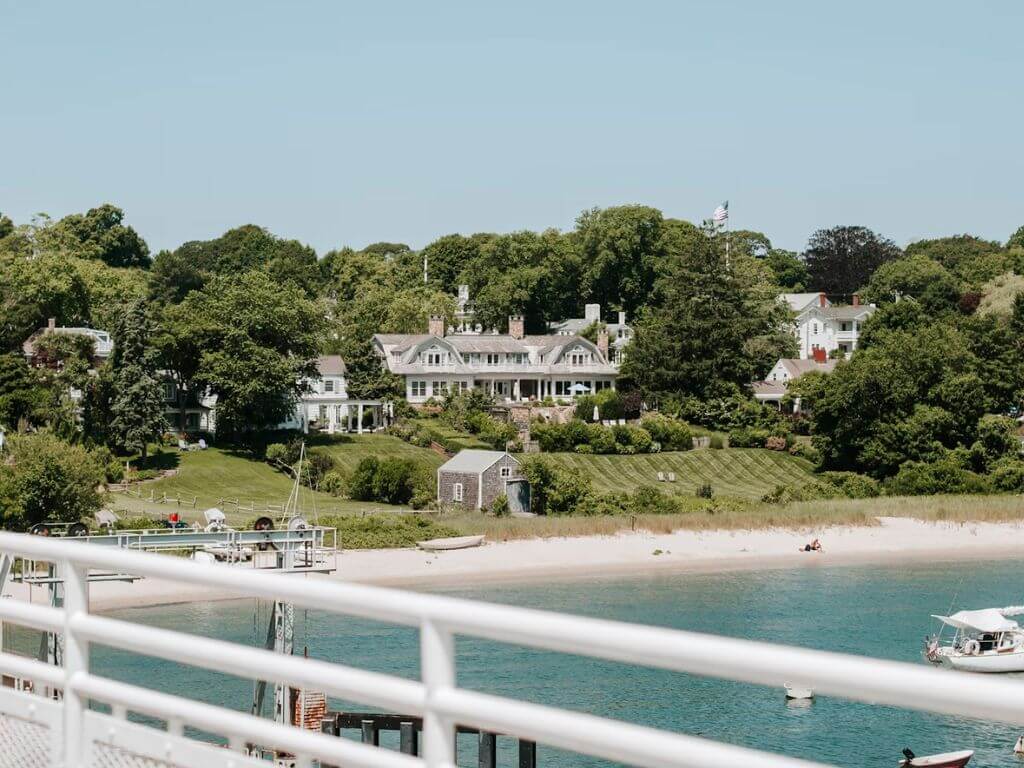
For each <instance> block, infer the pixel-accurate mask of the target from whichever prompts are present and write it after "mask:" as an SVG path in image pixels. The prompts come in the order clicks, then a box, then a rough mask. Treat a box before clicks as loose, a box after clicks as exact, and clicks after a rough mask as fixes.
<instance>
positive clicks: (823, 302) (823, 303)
mask: <svg viewBox="0 0 1024 768" xmlns="http://www.w3.org/2000/svg"><path fill="white" fill-rule="evenodd" d="M818 306H819V307H827V306H828V297H826V296H825V294H824V293H819V294H818Z"/></svg>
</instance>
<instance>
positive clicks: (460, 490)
mask: <svg viewBox="0 0 1024 768" xmlns="http://www.w3.org/2000/svg"><path fill="white" fill-rule="evenodd" d="M465 497H466V489H465V487H464V486H463V485H462V483H455V484H454V485H453V486H452V501H462V500H463V499H464V498H465Z"/></svg>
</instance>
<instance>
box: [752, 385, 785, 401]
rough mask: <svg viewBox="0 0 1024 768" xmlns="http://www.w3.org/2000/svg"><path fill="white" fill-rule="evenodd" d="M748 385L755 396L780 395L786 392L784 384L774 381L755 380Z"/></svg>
mask: <svg viewBox="0 0 1024 768" xmlns="http://www.w3.org/2000/svg"><path fill="white" fill-rule="evenodd" d="M750 386H751V389H753V390H754V396H755V397H757V396H759V395H760V396H761V397H762V398H765V397H782V396H783V395H784V394H786V385H785V384H782V383H779V382H775V381H755V382H754V383H753V384H751V385H750Z"/></svg>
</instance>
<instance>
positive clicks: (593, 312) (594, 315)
mask: <svg viewBox="0 0 1024 768" xmlns="http://www.w3.org/2000/svg"><path fill="white" fill-rule="evenodd" d="M583 319H584V320H586V321H587V322H588V323H596V322H597V321H598V320H600V319H601V305H600V304H586V305H585V306H584V307H583Z"/></svg>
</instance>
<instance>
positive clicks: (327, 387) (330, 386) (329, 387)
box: [324, 379, 334, 394]
mask: <svg viewBox="0 0 1024 768" xmlns="http://www.w3.org/2000/svg"><path fill="white" fill-rule="evenodd" d="M332 392H334V379H324V394H330V393H332Z"/></svg>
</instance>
